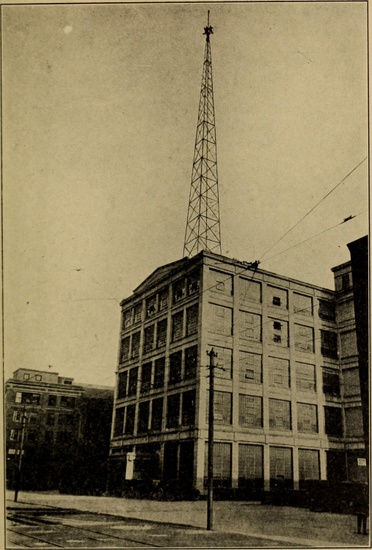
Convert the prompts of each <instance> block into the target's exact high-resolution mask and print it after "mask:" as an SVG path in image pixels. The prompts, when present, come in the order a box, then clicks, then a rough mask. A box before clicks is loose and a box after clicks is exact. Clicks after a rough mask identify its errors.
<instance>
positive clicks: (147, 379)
mask: <svg viewBox="0 0 372 550" xmlns="http://www.w3.org/2000/svg"><path fill="white" fill-rule="evenodd" d="M151 372H152V363H151V362H150V363H144V364H143V365H142V376H141V393H145V392H147V391H149V390H150V389H151Z"/></svg>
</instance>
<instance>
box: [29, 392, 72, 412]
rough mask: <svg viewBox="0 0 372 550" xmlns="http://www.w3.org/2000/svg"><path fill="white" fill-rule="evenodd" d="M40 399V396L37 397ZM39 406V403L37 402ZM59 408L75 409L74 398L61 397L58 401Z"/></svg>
mask: <svg viewBox="0 0 372 550" xmlns="http://www.w3.org/2000/svg"><path fill="white" fill-rule="evenodd" d="M38 397H39V398H40V395H39V396H38ZM37 404H39V402H37ZM60 404H61V407H67V408H68V409H73V408H74V407H75V397H70V396H69V395H62V396H61V400H60Z"/></svg>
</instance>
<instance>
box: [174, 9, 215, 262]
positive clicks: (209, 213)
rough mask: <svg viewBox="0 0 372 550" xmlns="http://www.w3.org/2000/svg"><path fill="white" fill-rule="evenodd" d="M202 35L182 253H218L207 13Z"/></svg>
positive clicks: (211, 28) (211, 31) (213, 121)
mask: <svg viewBox="0 0 372 550" xmlns="http://www.w3.org/2000/svg"><path fill="white" fill-rule="evenodd" d="M204 34H205V36H206V44H205V54H204V64H203V75H202V84H201V92H200V101H199V113H198V124H197V128H196V138H195V151H194V160H193V166H192V175H191V189H190V199H189V207H188V213H187V222H186V231H185V244H184V249H183V255H184V256H192V255H194V254H197V253H198V252H200V251H201V250H209V251H210V252H217V253H218V254H221V234H220V205H219V196H218V176H217V141H216V124H215V114H214V98H213V80H212V53H211V43H210V35H211V34H213V27H211V26H210V25H209V12H208V25H207V27H205V28H204Z"/></svg>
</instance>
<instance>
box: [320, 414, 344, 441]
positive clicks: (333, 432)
mask: <svg viewBox="0 0 372 550" xmlns="http://www.w3.org/2000/svg"><path fill="white" fill-rule="evenodd" d="M324 423H325V426H324V428H325V433H326V434H327V435H330V436H331V437H342V435H343V429H342V412H341V409H340V408H338V407H324Z"/></svg>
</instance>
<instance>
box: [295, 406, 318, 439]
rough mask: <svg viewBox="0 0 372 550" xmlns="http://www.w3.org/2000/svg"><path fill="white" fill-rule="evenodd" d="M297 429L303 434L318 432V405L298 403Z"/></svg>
mask: <svg viewBox="0 0 372 550" xmlns="http://www.w3.org/2000/svg"><path fill="white" fill-rule="evenodd" d="M297 429H298V431H299V432H302V433H317V432H318V415H317V407H316V405H311V404H309V403H297Z"/></svg>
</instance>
